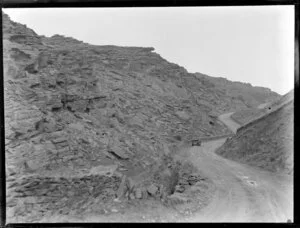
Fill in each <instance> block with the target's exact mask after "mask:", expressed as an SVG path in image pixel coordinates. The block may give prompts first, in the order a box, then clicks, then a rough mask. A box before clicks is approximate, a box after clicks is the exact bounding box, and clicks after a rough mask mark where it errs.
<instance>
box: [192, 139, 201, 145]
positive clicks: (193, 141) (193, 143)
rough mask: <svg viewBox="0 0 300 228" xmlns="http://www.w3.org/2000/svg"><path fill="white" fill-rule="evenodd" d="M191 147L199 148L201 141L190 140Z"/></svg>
mask: <svg viewBox="0 0 300 228" xmlns="http://www.w3.org/2000/svg"><path fill="white" fill-rule="evenodd" d="M192 146H201V141H200V140H199V139H194V140H192Z"/></svg>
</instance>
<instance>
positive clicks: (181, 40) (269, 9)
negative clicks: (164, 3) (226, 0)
mask: <svg viewBox="0 0 300 228" xmlns="http://www.w3.org/2000/svg"><path fill="white" fill-rule="evenodd" d="M3 11H4V12H5V13H7V14H8V15H9V16H10V17H11V19H12V20H14V21H16V22H20V23H22V24H26V25H27V26H28V27H30V28H32V29H34V30H35V32H37V33H38V34H39V35H45V36H52V35H54V34H61V35H66V36H71V37H74V38H76V39H79V40H82V41H84V42H87V43H91V44H98V45H120V46H143V47H154V48H155V52H157V53H159V54H160V55H161V56H162V57H163V58H165V59H167V60H168V61H170V62H174V63H177V64H179V65H180V66H183V67H185V68H186V69H187V70H188V71H189V72H191V73H194V72H200V73H204V74H207V75H210V76H215V77H225V78H227V79H229V80H233V81H242V82H249V83H251V84H252V85H254V86H264V87H268V88H270V89H272V90H273V91H275V92H277V93H279V94H284V93H287V92H288V91H289V90H291V89H292V88H293V87H294V7H293V6H250V7H246V6H242V7H177V8H173V7H167V8H73V9H69V8H60V9H57V8H46V9H37V8H36V9H4V10H3Z"/></svg>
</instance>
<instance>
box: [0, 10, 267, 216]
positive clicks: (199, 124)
mask: <svg viewBox="0 0 300 228" xmlns="http://www.w3.org/2000/svg"><path fill="white" fill-rule="evenodd" d="M3 61H4V88H5V92H4V98H5V147H6V151H5V152H6V169H7V172H6V175H7V181H8V184H7V197H8V201H7V207H8V210H7V212H8V215H10V216H11V218H18V217H22V216H24V215H25V214H26V213H28V211H31V212H32V213H33V215H35V216H36V217H37V218H41V217H42V216H47V213H48V212H49V210H52V209H53V210H52V211H56V210H55V208H63V207H65V209H64V210H63V211H64V213H68V210H67V209H66V208H72V210H73V209H74V210H73V212H74V211H76V210H77V209H78V208H91V206H90V205H89V204H91V203H92V202H98V201H99V200H101V202H105V200H108V201H109V200H112V199H113V198H114V197H115V195H117V196H120V195H122V194H123V190H124V189H126V188H125V186H129V187H128V188H127V189H130V191H132V194H130V192H129V191H128V192H127V197H129V195H130V197H131V198H135V197H137V198H141V191H142V190H141V189H144V188H136V189H135V190H134V191H133V187H132V186H133V184H132V183H138V184H136V186H138V185H139V186H141V187H146V188H147V187H150V190H149V191H150V192H152V193H150V195H151V194H152V195H155V194H156V192H160V194H162V192H163V190H162V189H163V187H166V188H167V187H168V186H162V185H161V183H154V181H155V179H152V171H153V169H154V167H157V166H158V164H161V161H162V160H164V159H166V156H167V157H171V154H172V152H174V151H176V150H177V149H178V147H179V146H180V145H181V143H182V142H184V141H187V140H189V139H191V138H194V137H202V136H204V137H206V136H216V135H224V134H228V133H230V131H229V130H228V129H227V128H226V126H225V125H224V124H222V123H221V122H219V121H218V119H217V118H216V117H217V115H218V114H220V113H222V112H226V111H229V110H232V109H236V108H243V107H246V104H245V103H243V102H240V101H237V102H235V106H234V107H232V99H235V98H233V97H232V96H227V95H226V94H224V93H223V92H222V91H221V90H216V89H215V88H214V86H212V85H211V84H208V82H207V81H205V80H203V79H202V78H201V77H200V78H199V77H198V76H197V75H195V74H191V73H188V72H187V71H186V70H185V69H184V68H183V67H180V66H178V65H176V64H173V63H170V62H168V61H166V60H165V59H163V58H162V57H161V56H159V55H158V54H157V53H155V52H154V49H153V48H141V47H117V46H95V45H90V44H86V43H84V42H81V41H78V40H75V39H73V38H69V37H64V36H61V35H54V36H52V37H44V36H39V35H37V34H36V33H35V32H34V31H33V30H31V29H30V28H27V27H26V26H25V25H22V24H19V23H16V22H13V21H11V20H10V18H9V17H8V16H7V15H5V14H3ZM265 91H266V90H265V89H261V93H262V94H264V93H265ZM265 96H266V97H268V96H270V93H269V92H268V91H267V93H266V94H265ZM253 99H254V100H255V99H258V98H254V97H253ZM259 102H261V101H260V100H257V101H253V102H252V103H259ZM172 164H173V163H172V162H171V161H170V162H169V163H168V164H166V165H165V166H164V168H165V169H169V171H168V172H166V173H167V174H168V173H170V170H172V167H173V165H172ZM171 173H172V172H171ZM168 175H169V174H168ZM170 175H171V174H170ZM127 178H130V181H129V180H128V179H127ZM147 178H148V179H147ZM157 179H159V178H157ZM167 179H168V178H167ZM147 181H148V182H147ZM158 182H159V181H158ZM86 183H88V184H86ZM126 183H127V184H126ZM128 183H129V184H128ZM130 183H131V184H130ZM145 184H148V185H149V186H144V185H145ZM151 184H152V185H151ZM153 184H157V186H158V187H157V186H156V185H154V186H153ZM87 185H88V188H87ZM166 185H167V184H166ZM159 186H160V187H159ZM159 189H161V190H159ZM37 192H39V194H41V195H39V194H37ZM153 192H154V193H153ZM144 193H145V192H144ZM144 193H143V194H144ZM146 194H147V192H146ZM39 197H41V198H39ZM97 197H98V198H97ZM99 197H100V198H99ZM95 198H97V199H98V201H97V200H96V201H95ZM74 199H76V200H74ZM39 202H40V203H39ZM55 202H57V203H55ZM24 205H27V206H26V207H25V206H24ZM83 205H85V207H83ZM33 207H38V208H35V209H33ZM45 208H46V209H45ZM47 208H48V209H49V208H52V209H49V210H48V209H47ZM70 210H71V209H70ZM46 211H48V212H47V213H46ZM74 213H75V212H74ZM20 221H24V220H22V219H21V220H20ZM26 221H27V220H26Z"/></svg>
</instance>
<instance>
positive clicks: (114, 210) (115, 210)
mask: <svg viewBox="0 0 300 228" xmlns="http://www.w3.org/2000/svg"><path fill="white" fill-rule="evenodd" d="M111 212H114V213H117V212H119V211H118V210H117V209H115V208H113V209H111Z"/></svg>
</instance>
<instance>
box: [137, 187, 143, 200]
mask: <svg viewBox="0 0 300 228" xmlns="http://www.w3.org/2000/svg"><path fill="white" fill-rule="evenodd" d="M135 197H136V198H137V199H141V198H143V192H142V190H141V189H140V188H137V189H136V190H135Z"/></svg>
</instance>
